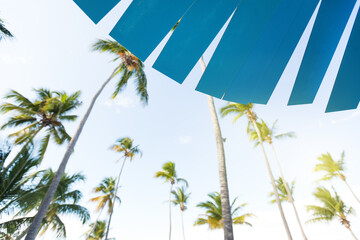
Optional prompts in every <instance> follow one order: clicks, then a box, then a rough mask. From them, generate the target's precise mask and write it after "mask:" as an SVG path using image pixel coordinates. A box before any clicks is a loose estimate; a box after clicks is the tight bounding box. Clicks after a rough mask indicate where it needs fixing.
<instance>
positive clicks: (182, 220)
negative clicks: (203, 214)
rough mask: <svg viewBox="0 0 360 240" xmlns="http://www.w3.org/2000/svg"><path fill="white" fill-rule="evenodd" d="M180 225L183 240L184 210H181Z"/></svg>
mask: <svg viewBox="0 0 360 240" xmlns="http://www.w3.org/2000/svg"><path fill="white" fill-rule="evenodd" d="M181 226H182V232H183V239H184V240H185V229H184V211H183V210H181Z"/></svg>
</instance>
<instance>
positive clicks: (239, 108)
mask: <svg viewBox="0 0 360 240" xmlns="http://www.w3.org/2000/svg"><path fill="white" fill-rule="evenodd" d="M253 107H254V105H253V104H252V103H248V104H240V103H228V105H227V106H225V107H223V108H221V110H220V112H221V115H222V116H223V117H225V116H228V115H229V114H235V117H234V120H233V123H235V122H236V121H237V120H238V119H239V118H241V117H242V116H244V115H246V116H247V118H248V129H249V128H250V125H251V124H252V127H253V128H254V129H255V131H256V133H257V135H258V139H259V144H260V147H261V150H262V153H263V156H264V159H265V163H266V167H267V170H268V172H269V175H270V180H271V184H272V186H273V191H274V193H275V199H276V203H277V205H278V208H279V211H280V215H281V218H282V221H283V224H284V227H285V230H286V233H287V236H288V239H289V240H292V236H291V232H290V229H289V226H288V223H287V221H286V218H285V214H284V211H283V209H282V206H281V201H280V198H279V193H278V191H277V187H276V184H275V179H274V176H273V173H272V170H271V167H270V163H269V160H268V158H267V155H266V152H265V149H264V146H263V139H262V135H261V133H260V130H259V127H258V124H257V122H256V121H257V116H256V114H255V112H254V111H253Z"/></svg>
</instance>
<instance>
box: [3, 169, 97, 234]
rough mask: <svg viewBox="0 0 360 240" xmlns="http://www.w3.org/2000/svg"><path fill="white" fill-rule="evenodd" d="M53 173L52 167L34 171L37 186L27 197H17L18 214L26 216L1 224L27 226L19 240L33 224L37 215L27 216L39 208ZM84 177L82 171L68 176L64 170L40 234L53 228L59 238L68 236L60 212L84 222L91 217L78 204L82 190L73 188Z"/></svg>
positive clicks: (33, 178) (26, 194)
mask: <svg viewBox="0 0 360 240" xmlns="http://www.w3.org/2000/svg"><path fill="white" fill-rule="evenodd" d="M54 176H55V173H54V172H53V171H52V170H51V169H47V170H44V171H40V172H38V173H36V174H34V176H33V177H32V180H33V181H34V182H37V184H36V186H34V187H32V188H30V189H29V190H27V191H26V193H25V194H24V197H22V198H19V199H18V200H17V208H19V209H20V210H19V211H18V212H17V213H16V214H15V217H18V216H24V217H21V218H15V219H13V220H10V221H8V222H5V223H2V224H0V227H1V228H3V227H6V226H8V225H9V224H17V225H18V226H19V227H18V229H20V227H26V228H25V230H24V231H23V232H22V233H21V234H20V235H19V236H18V237H17V238H16V240H20V239H22V238H23V237H24V236H25V234H26V233H27V232H28V231H29V228H30V224H31V223H32V221H33V220H34V217H29V216H27V215H28V214H30V213H31V212H32V211H34V210H35V211H36V210H37V209H38V208H39V206H40V204H41V201H42V199H43V197H44V195H45V194H46V191H47V189H48V188H49V186H50V183H51V181H52V179H53V178H54ZM84 180H85V177H84V176H83V175H81V174H73V175H68V174H66V173H65V174H64V175H63V176H62V178H61V181H60V184H59V187H58V188H57V190H56V193H55V196H54V198H53V200H52V201H51V204H50V206H49V209H48V211H47V212H46V215H45V218H44V219H43V221H42V222H41V225H40V229H39V232H40V233H39V234H40V236H41V235H43V234H44V233H45V232H46V231H47V230H49V228H50V229H52V230H54V231H55V232H56V233H57V237H58V238H63V237H66V228H65V224H64V223H63V221H62V220H61V217H60V216H61V215H72V216H76V217H78V218H79V220H80V221H81V222H82V224H84V223H85V222H87V221H88V220H89V218H90V214H89V212H88V210H87V209H86V208H84V207H82V206H80V205H79V204H78V203H79V201H80V200H81V198H82V194H81V192H80V191H79V190H72V186H73V185H74V184H76V183H78V182H79V181H84Z"/></svg>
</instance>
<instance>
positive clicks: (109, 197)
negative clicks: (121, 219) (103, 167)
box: [90, 177, 121, 214]
mask: <svg viewBox="0 0 360 240" xmlns="http://www.w3.org/2000/svg"><path fill="white" fill-rule="evenodd" d="M115 183H116V179H115V178H112V177H110V178H104V179H103V180H102V181H101V183H100V184H99V185H98V186H97V187H95V188H94V192H95V193H100V194H101V195H100V196H98V197H94V198H91V199H90V201H92V202H98V205H97V207H96V211H97V212H99V211H101V210H102V209H104V208H105V207H106V206H107V207H108V213H109V214H110V212H111V209H112V206H113V205H114V202H113V198H114V194H115ZM116 200H117V201H118V202H119V203H120V202H121V200H120V198H119V197H118V196H116Z"/></svg>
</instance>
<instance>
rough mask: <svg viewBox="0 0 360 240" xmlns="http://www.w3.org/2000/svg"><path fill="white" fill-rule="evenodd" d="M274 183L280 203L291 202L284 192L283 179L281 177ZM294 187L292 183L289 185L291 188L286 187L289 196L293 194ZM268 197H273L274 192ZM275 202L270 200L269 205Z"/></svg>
mask: <svg viewBox="0 0 360 240" xmlns="http://www.w3.org/2000/svg"><path fill="white" fill-rule="evenodd" d="M275 182H276V187H277V189H278V192H279V197H280V201H282V202H284V201H287V202H291V196H290V195H289V194H288V192H287V191H286V188H285V183H284V181H283V179H282V178H281V177H279V179H277V180H275ZM294 185H295V182H294V181H293V182H292V183H291V187H290V186H289V185H288V188H289V189H290V193H291V195H293V193H294V187H295V186H294ZM269 195H270V197H272V196H274V192H271V193H270V194H269ZM275 202H276V200H275V199H273V200H271V203H275Z"/></svg>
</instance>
